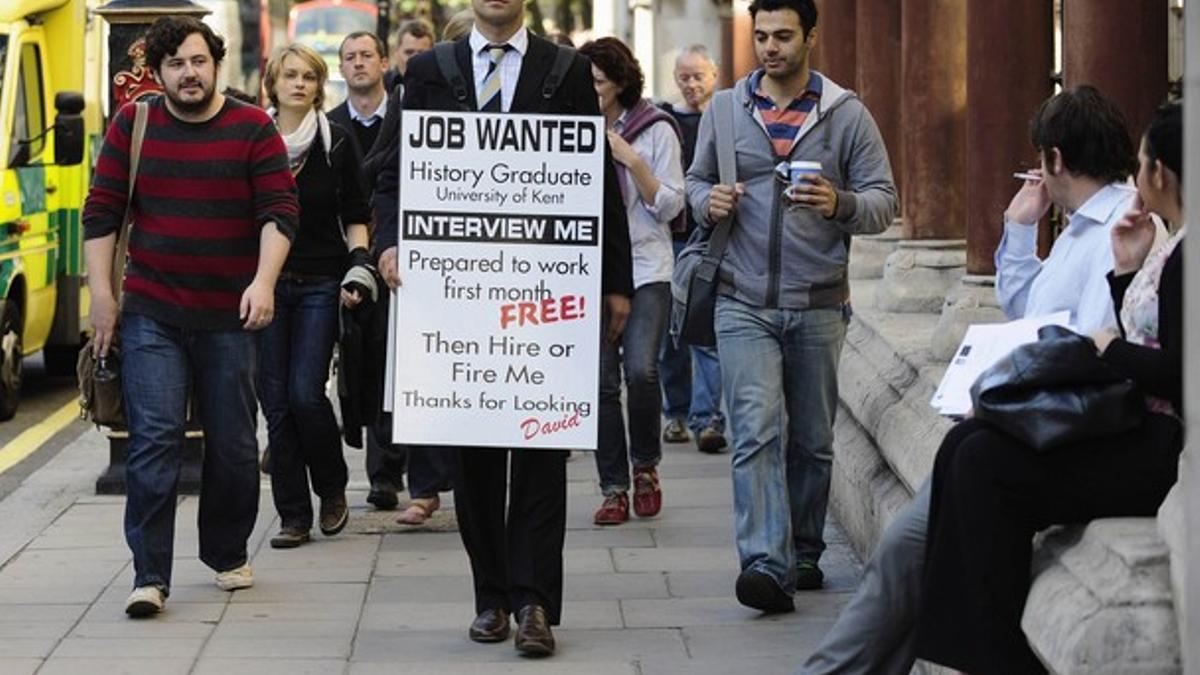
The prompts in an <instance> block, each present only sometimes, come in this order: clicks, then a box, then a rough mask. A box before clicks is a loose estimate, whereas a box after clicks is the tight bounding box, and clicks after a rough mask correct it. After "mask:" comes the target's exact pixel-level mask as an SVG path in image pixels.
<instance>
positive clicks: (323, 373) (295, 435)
mask: <svg viewBox="0 0 1200 675" xmlns="http://www.w3.org/2000/svg"><path fill="white" fill-rule="evenodd" d="M340 286H341V284H340V280H338V279H334V278H328V279H324V278H316V279H297V278H294V277H293V278H282V279H280V280H279V282H278V283H277V284H276V285H275V319H274V320H273V321H272V322H271V324H270V325H269V326H267V327H266V328H264V329H263V330H262V331H261V332H260V333H259V343H258V344H259V368H258V398H259V401H260V402H262V407H263V416H265V417H266V418H267V438H268V442H269V444H270V447H271V496H272V497H273V498H274V500H275V510H276V511H278V512H279V520H280V523H281V524H282V525H283V527H295V528H299V529H302V530H307V529H309V528H310V527H312V523H313V509H312V498H311V497H310V496H309V493H308V490H309V481H310V480H311V482H312V491H313V492H315V493H316V494H317V496H318V497H321V498H322V499H327V498H329V497H335V496H337V495H340V494H342V493H343V492H345V491H346V481H347V479H348V474H347V470H346V460H345V458H344V457H343V456H342V435H341V431H340V430H339V429H338V422H337V418H336V417H334V414H333V405H332V404H331V403H330V402H329V398H328V397H327V396H326V395H325V382H326V381H327V380H328V379H329V360H330V359H331V358H332V356H333V344H334V342H336V341H337V334H338V303H339V293H340Z"/></svg>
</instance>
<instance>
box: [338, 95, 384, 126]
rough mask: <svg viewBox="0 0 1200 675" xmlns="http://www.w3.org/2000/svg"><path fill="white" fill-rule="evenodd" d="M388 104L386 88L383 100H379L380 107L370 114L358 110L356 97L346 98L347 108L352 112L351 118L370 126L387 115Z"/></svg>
mask: <svg viewBox="0 0 1200 675" xmlns="http://www.w3.org/2000/svg"><path fill="white" fill-rule="evenodd" d="M387 104H388V93H387V91H386V90H384V92H383V100H382V101H380V102H379V107H378V108H376V109H375V112H373V113H371V114H370V115H364V114H362V113H360V112H358V108H355V107H354V99H351V98H347V99H346V110H347V112H349V113H350V119H351V120H352V121H355V122H358V123H359V124H361V125H363V126H364V127H369V126H371V125H372V124H375V123H376V122H378V121H380V120H382V119H383V118H384V117H387Z"/></svg>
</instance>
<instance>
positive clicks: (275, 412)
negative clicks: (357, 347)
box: [258, 43, 374, 548]
mask: <svg viewBox="0 0 1200 675" xmlns="http://www.w3.org/2000/svg"><path fill="white" fill-rule="evenodd" d="M327 76H328V70H327V67H326V66H325V60H324V59H322V58H321V55H320V54H318V53H317V52H315V51H313V49H312V48H311V47H308V46H306V45H302V44H299V43H293V44H291V45H288V46H287V47H285V48H284V49H283V50H282V51H281V52H280V53H279V54H277V55H276V56H275V57H274V58H272V59H271V61H270V63H268V64H267V71H266V76H265V77H264V78H263V83H264V86H265V88H266V91H267V96H268V97H269V98H270V100H271V108H270V109H269V110H268V111H267V112H268V113H270V114H271V116H272V117H273V118H274V119H275V125H276V126H277V127H279V133H280V135H282V136H283V140H284V144H285V145H286V146H287V153H288V163H289V164H290V165H291V168H292V174H293V175H294V176H295V177H296V188H297V190H298V192H299V195H300V227H299V228H297V233H296V241H295V242H294V243H293V244H292V249H291V252H290V253H289V254H288V258H287V262H286V263H284V266H283V272H282V273H281V274H280V275H279V282H278V283H277V284H276V285H275V320H274V321H273V322H271V325H269V326H267V328H265V329H263V332H262V334H261V336H260V337H259V364H258V398H259V400H260V401H261V402H262V407H263V415H264V416H265V417H266V418H267V438H268V443H269V448H270V454H271V459H270V461H269V463H268V467H267V468H268V470H269V473H270V474H271V491H272V496H273V497H274V500H275V509H276V510H277V511H278V512H279V520H280V531H279V534H278V535H276V536H275V537H273V538H272V539H271V546H272V547H273V548H294V547H296V546H300V545H301V544H303V543H305V542H307V541H308V540H309V529H310V528H311V527H312V524H313V508H312V497H310V496H309V485H310V483H311V486H312V491H313V492H315V493H316V494H317V496H318V497H319V498H320V500H321V506H320V514H319V518H318V525H319V526H320V528H321V532H322V533H323V534H325V535H326V536H333V535H335V534H337V533H338V532H340V531H341V530H342V528H343V527H345V526H346V521H347V519H348V517H349V508H348V507H347V504H346V483H347V480H348V474H347V470H346V460H345V458H344V457H343V455H342V436H341V432H340V431H339V429H338V423H337V418H336V417H334V414H333V406H332V405H331V404H330V402H329V398H328V397H327V396H326V395H325V382H326V380H327V379H328V377H329V361H330V359H331V358H332V356H333V344H334V341H335V340H336V339H337V335H338V302H339V298H340V300H341V302H343V303H345V304H346V305H347V306H354V305H356V304H357V303H358V302H360V301H361V300H363V299H364V298H363V296H364V295H365V294H368V293H370V290H369V287H370V286H372V285H373V284H374V281H373V275H372V274H371V272H370V271H369V270H367V269H366V267H367V265H368V264H369V262H370V255H369V254H368V253H367V241H368V240H367V225H366V223H367V219H368V218H369V217H370V211H369V209H368V206H367V195H366V192H365V189H364V187H363V178H362V156H361V155H360V153H359V150H358V145H357V144H356V143H355V142H354V141H353V139H352V137H351V136H350V132H349V131H347V130H345V129H343V128H342V127H340V126H338V125H336V124H333V123H332V122H330V121H329V120H328V119H326V117H325V113H324V112H322V105H321V104H322V98H323V97H324V92H325V79H326V78H327Z"/></svg>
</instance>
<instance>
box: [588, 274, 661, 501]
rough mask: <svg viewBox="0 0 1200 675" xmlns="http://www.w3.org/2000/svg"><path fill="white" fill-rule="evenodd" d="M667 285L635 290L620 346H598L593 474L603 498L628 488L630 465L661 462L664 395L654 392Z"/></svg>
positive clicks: (647, 285) (650, 464) (656, 389)
mask: <svg viewBox="0 0 1200 675" xmlns="http://www.w3.org/2000/svg"><path fill="white" fill-rule="evenodd" d="M670 303H671V286H670V284H668V283H666V282H658V283H652V284H645V285H644V286H642V287H640V288H638V289H637V290H636V291H634V292H633V302H632V303H631V305H632V307H631V308H630V310H629V321H628V322H627V323H626V324H625V332H624V333H622V334H621V339H620V341H619V343H618V344H609V343H608V342H603V343H601V345H600V417H599V420H598V421H599V424H600V432H599V438H598V442H597V445H596V470H597V472H598V473H599V474H600V489H601V490H602V491H603V492H604V494H605V495H610V494H614V493H616V492H622V491H627V490H629V462H630V459H632V460H633V465H634V466H635V467H643V466H657V465H658V462H659V460H660V459H662V440H661V438H660V437H659V432H660V431H661V429H662V407H661V406H662V394H661V393H660V392H659V388H658V348H659V343H660V342H661V341H662V339H663V328H664V326H665V325H666V323H667V313H668V311H669V310H670ZM622 361H623V362H624V370H625V396H626V398H627V401H626V406H625V409H626V411H627V412H628V414H629V444H628V445H626V443H625V419H624V417H623V416H622V415H621V369H622V368H621V366H622Z"/></svg>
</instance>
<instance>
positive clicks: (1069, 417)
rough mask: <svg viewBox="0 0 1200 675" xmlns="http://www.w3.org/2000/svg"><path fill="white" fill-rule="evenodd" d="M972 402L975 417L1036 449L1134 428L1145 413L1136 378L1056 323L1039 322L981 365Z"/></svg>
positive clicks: (1091, 343) (1084, 339)
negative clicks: (1022, 339)
mask: <svg viewBox="0 0 1200 675" xmlns="http://www.w3.org/2000/svg"><path fill="white" fill-rule="evenodd" d="M971 402H972V403H973V404H974V415H975V417H976V418H977V419H980V420H983V421H986V422H989V423H991V424H993V425H994V426H996V427H997V428H998V429H999V430H1001V431H1004V432H1005V433H1008V434H1010V435H1012V436H1014V437H1016V438H1017V439H1019V440H1020V441H1021V442H1023V443H1025V444H1026V445H1028V446H1030V447H1032V448H1034V449H1035V450H1038V451H1042V452H1045V451H1049V450H1053V449H1054V448H1058V447H1061V446H1064V445H1068V444H1071V443H1077V442H1079V441H1086V440H1088V439H1092V438H1098V437H1101V436H1111V435H1113V434H1119V433H1122V432H1125V431H1129V430H1131V429H1135V428H1137V427H1138V426H1140V425H1141V424H1142V420H1143V418H1144V417H1145V414H1146V404H1145V399H1144V397H1143V396H1142V393H1141V391H1140V390H1139V389H1138V387H1137V385H1136V384H1134V383H1133V381H1132V380H1130V379H1129V378H1127V377H1124V376H1123V375H1121V374H1120V373H1118V372H1117V371H1116V370H1114V369H1113V368H1112V367H1111V366H1110V365H1108V363H1106V362H1105V361H1104V359H1102V358H1100V356H1099V354H1097V353H1096V345H1095V343H1093V342H1092V341H1091V340H1090V339H1089V338H1086V337H1084V336H1082V335H1079V334H1077V333H1074V332H1072V331H1070V330H1068V329H1066V328H1063V327H1062V326H1045V327H1043V328H1042V329H1041V330H1039V331H1038V341H1037V342H1031V343H1029V344H1025V345H1021V346H1020V347H1017V348H1016V349H1014V350H1013V351H1012V352H1011V353H1009V354H1008V355H1007V356H1005V357H1004V358H1002V359H1000V360H999V361H997V362H996V363H995V364H993V365H992V367H990V368H988V369H987V370H985V371H984V372H983V373H982V374H981V375H980V376H979V379H977V380H976V381H975V384H973V385H971Z"/></svg>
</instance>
